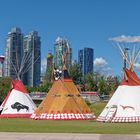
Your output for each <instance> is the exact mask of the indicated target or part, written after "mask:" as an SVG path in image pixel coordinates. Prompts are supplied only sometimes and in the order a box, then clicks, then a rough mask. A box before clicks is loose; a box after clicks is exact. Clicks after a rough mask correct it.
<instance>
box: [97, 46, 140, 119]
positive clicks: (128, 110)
mask: <svg viewBox="0 0 140 140" xmlns="http://www.w3.org/2000/svg"><path fill="white" fill-rule="evenodd" d="M134 48H135V47H134ZM134 48H133V53H132V54H133V55H131V57H130V55H128V53H127V52H126V50H128V49H126V48H124V51H123V50H122V47H120V45H119V49H120V51H121V53H122V56H123V58H124V62H125V63H124V78H123V80H122V81H121V83H120V85H119V87H118V88H117V90H116V91H115V93H114V94H113V96H112V98H111V99H110V101H109V102H108V103H107V105H106V106H105V108H104V109H103V111H102V113H101V114H100V115H99V117H98V118H97V121H101V122H140V100H139V99H140V79H139V78H138V77H137V75H136V73H135V72H134V70H133V66H134V63H135V62H136V60H137V58H138V56H139V54H140V51H137V52H136V51H135V49H134ZM129 51H130V50H129ZM126 62H127V63H126ZM126 64H127V65H126Z"/></svg>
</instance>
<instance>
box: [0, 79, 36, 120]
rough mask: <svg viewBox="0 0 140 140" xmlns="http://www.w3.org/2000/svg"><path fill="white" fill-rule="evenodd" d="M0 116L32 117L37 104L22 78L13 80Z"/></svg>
mask: <svg viewBox="0 0 140 140" xmlns="http://www.w3.org/2000/svg"><path fill="white" fill-rule="evenodd" d="M0 108H1V113H0V117H7V118H8V117H30V116H31V114H32V113H33V112H34V110H35V109H36V105H35V104H34V102H33V101H32V99H31V97H30V96H29V94H28V93H27V91H26V89H25V87H24V85H23V83H22V82H21V81H20V80H12V82H11V88H10V90H9V92H8V95H7V97H6V98H5V100H4V101H3V103H2V105H1V106H0Z"/></svg>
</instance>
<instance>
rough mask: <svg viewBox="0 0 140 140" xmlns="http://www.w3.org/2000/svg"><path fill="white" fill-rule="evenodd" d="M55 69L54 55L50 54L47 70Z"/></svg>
mask: <svg viewBox="0 0 140 140" xmlns="http://www.w3.org/2000/svg"><path fill="white" fill-rule="evenodd" d="M50 68H51V69H52V68H53V55H52V53H48V55H47V70H48V69H50Z"/></svg>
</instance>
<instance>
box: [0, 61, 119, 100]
mask: <svg viewBox="0 0 140 140" xmlns="http://www.w3.org/2000/svg"><path fill="white" fill-rule="evenodd" d="M69 74H70V77H71V78H72V79H73V82H74V83H75V84H76V86H77V88H78V90H79V91H80V92H81V91H96V92H98V93H100V95H109V94H112V93H114V91H115V90H116V88H117V87H118V85H119V83H120V77H118V76H105V75H102V74H100V73H98V72H95V73H89V74H87V75H85V76H82V73H81V72H80V71H79V67H78V64H76V63H75V64H73V65H72V66H71V68H70V70H69ZM52 75H53V74H52V68H50V69H48V70H47V72H46V75H45V77H44V79H43V82H42V83H41V84H40V85H39V86H36V87H29V86H26V89H27V91H28V92H29V93H30V92H48V91H49V89H50V88H51V86H52V83H53V80H52ZM11 81H12V78H9V77H3V78H0V87H1V88H0V102H2V101H3V100H4V98H5V97H6V95H7V94H8V91H9V89H10V83H11Z"/></svg>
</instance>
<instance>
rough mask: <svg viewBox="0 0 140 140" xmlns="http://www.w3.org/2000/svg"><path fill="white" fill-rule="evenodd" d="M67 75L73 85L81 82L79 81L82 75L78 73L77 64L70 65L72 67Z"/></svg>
mask: <svg viewBox="0 0 140 140" xmlns="http://www.w3.org/2000/svg"><path fill="white" fill-rule="evenodd" d="M69 74H70V76H71V78H72V79H73V81H74V83H75V84H80V83H81V82H82V81H81V77H82V73H81V72H80V71H79V66H78V64H77V63H74V64H72V66H71V67H70V69H69Z"/></svg>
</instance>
